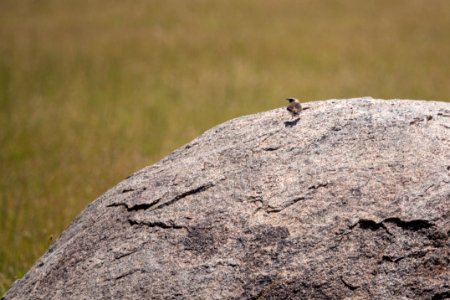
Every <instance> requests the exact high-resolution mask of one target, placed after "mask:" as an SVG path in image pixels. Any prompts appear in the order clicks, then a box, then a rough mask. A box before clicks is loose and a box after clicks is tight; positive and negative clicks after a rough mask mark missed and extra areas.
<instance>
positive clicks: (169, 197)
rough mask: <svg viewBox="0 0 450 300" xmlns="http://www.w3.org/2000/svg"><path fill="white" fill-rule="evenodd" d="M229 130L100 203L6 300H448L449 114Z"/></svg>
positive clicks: (309, 112)
mask: <svg viewBox="0 0 450 300" xmlns="http://www.w3.org/2000/svg"><path fill="white" fill-rule="evenodd" d="M304 106H306V107H308V108H309V109H306V110H304V111H303V112H302V113H301V115H300V118H299V119H296V120H291V119H290V116H289V114H288V113H287V111H286V110H285V109H284V108H280V109H275V110H272V111H269V112H264V113H259V114H255V115H250V116H244V117H241V118H237V119H234V120H231V121H229V122H226V123H224V124H221V125H219V126H217V127H214V128H212V129H211V130H209V131H207V132H205V133H204V134H203V135H201V136H200V137H198V138H197V139H195V140H193V141H192V142H191V143H189V144H187V145H185V146H183V147H181V148H180V149H178V150H176V151H175V152H173V153H172V154H170V155H169V156H167V157H166V158H164V159H163V160H161V161H160V162H158V163H156V164H154V165H152V166H150V167H147V168H145V169H143V170H141V171H138V172H136V173H135V174H133V175H132V176H130V177H129V178H127V179H126V180H124V181H122V182H121V183H119V184H118V185H116V186H115V187H113V188H112V189H111V190H109V191H107V192H106V193H105V194H104V195H102V196H101V197H100V198H98V199H97V200H96V201H94V202H93V203H92V204H91V205H89V206H88V207H87V208H86V209H85V211H84V212H83V213H82V214H81V215H80V216H79V217H78V218H77V219H76V220H74V222H73V223H72V224H71V225H70V226H69V228H68V229H67V230H66V231H64V233H63V234H62V235H61V237H60V238H59V239H58V240H57V241H56V242H55V243H54V244H53V245H52V246H51V247H50V249H48V251H47V252H46V253H45V255H44V256H43V257H41V258H40V259H39V260H38V261H37V263H36V264H35V265H34V266H33V267H32V268H31V270H30V271H29V272H28V273H27V274H26V275H25V277H24V278H22V279H21V280H18V281H17V282H15V283H14V285H13V286H12V287H11V289H10V290H9V291H8V292H7V294H6V295H5V299H300V298H303V299H305V298H308V299H343V298H347V299H446V298H449V297H450V269H449V265H450V255H449V254H450V253H449V252H450V239H449V235H450V104H448V103H441V102H425V101H384V100H374V99H372V98H358V99H348V100H340V101H337V100H329V101H323V102H313V103H304Z"/></svg>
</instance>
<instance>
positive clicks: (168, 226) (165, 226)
mask: <svg viewBox="0 0 450 300" xmlns="http://www.w3.org/2000/svg"><path fill="white" fill-rule="evenodd" d="M128 222H129V223H130V225H131V226H135V225H137V226H147V227H158V228H162V229H182V228H185V227H184V226H181V225H177V224H175V223H164V222H162V221H154V222H139V221H136V220H128Z"/></svg>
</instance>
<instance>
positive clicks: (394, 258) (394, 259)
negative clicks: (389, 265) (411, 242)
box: [381, 255, 405, 263]
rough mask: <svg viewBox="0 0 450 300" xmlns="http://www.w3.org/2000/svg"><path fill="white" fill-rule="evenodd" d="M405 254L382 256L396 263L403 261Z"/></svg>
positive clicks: (384, 259) (383, 259)
mask: <svg viewBox="0 0 450 300" xmlns="http://www.w3.org/2000/svg"><path fill="white" fill-rule="evenodd" d="M404 258H405V256H400V257H393V256H389V255H383V257H382V258H381V260H382V261H388V262H394V263H398V262H399V261H401V260H402V259H404Z"/></svg>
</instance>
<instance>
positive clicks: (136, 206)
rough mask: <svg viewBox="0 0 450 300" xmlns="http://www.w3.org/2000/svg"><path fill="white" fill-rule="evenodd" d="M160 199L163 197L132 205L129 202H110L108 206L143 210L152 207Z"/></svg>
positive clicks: (128, 209)
mask: <svg viewBox="0 0 450 300" xmlns="http://www.w3.org/2000/svg"><path fill="white" fill-rule="evenodd" d="M160 200H161V198H159V199H156V200H155V201H153V202H151V203H141V204H136V205H132V206H129V205H128V204H127V203H124V202H119V203H112V204H109V205H107V206H106V207H117V206H123V207H125V208H126V210H127V211H136V210H141V209H142V210H145V209H149V208H150V207H152V206H154V205H156V204H158V203H159V201H160Z"/></svg>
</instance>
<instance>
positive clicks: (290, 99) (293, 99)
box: [286, 98, 298, 103]
mask: <svg viewBox="0 0 450 300" xmlns="http://www.w3.org/2000/svg"><path fill="white" fill-rule="evenodd" d="M286 100H287V101H289V103H292V102H298V100H297V99H295V98H287V99H286Z"/></svg>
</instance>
